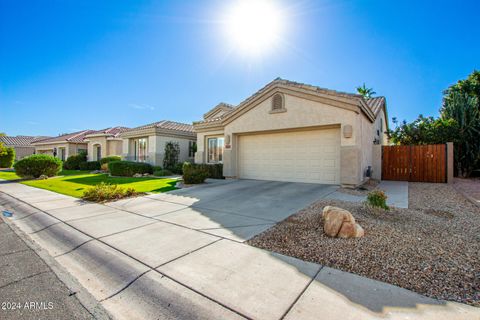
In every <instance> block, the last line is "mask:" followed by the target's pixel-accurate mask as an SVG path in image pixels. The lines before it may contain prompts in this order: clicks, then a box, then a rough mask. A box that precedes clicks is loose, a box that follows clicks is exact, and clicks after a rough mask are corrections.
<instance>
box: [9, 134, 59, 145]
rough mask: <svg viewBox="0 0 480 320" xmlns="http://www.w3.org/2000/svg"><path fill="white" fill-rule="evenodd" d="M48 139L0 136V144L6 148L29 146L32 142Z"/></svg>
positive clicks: (41, 137)
mask: <svg viewBox="0 0 480 320" xmlns="http://www.w3.org/2000/svg"><path fill="white" fill-rule="evenodd" d="M48 138H50V137H43V136H36V137H33V136H15V137H13V136H0V142H3V144H5V145H6V146H25V147H28V146H31V144H32V143H33V142H36V141H40V140H44V139H48Z"/></svg>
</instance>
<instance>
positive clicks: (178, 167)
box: [170, 163, 183, 174]
mask: <svg viewBox="0 0 480 320" xmlns="http://www.w3.org/2000/svg"><path fill="white" fill-rule="evenodd" d="M170 171H172V172H173V173H175V174H183V163H177V164H176V165H175V166H174V167H173V168H172V169H170Z"/></svg>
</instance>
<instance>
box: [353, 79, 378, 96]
mask: <svg viewBox="0 0 480 320" xmlns="http://www.w3.org/2000/svg"><path fill="white" fill-rule="evenodd" d="M356 89H357V93H358V94H361V95H362V96H363V97H364V98H365V99H369V98H372V97H373V95H374V94H376V92H375V91H373V88H367V86H366V85H365V83H363V86H361V87H357V88H356Z"/></svg>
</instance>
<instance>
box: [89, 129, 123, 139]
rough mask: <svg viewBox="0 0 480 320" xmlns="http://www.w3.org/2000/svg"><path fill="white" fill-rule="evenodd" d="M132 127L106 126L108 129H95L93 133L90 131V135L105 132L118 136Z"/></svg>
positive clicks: (105, 133)
mask: <svg viewBox="0 0 480 320" xmlns="http://www.w3.org/2000/svg"><path fill="white" fill-rule="evenodd" d="M129 129H130V128H127V127H111V128H106V129H102V130H95V131H94V132H92V133H89V134H88V135H91V134H104V135H109V136H112V137H115V138H116V137H118V136H119V135H120V134H121V133H122V132H125V131H127V130H129Z"/></svg>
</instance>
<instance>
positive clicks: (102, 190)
mask: <svg viewBox="0 0 480 320" xmlns="http://www.w3.org/2000/svg"><path fill="white" fill-rule="evenodd" d="M136 195H139V193H138V192H136V191H135V189H133V188H127V189H125V188H121V187H119V186H118V185H116V184H107V183H105V182H101V183H100V184H97V185H96V186H94V187H93V188H90V189H87V190H85V192H83V196H82V199H84V200H88V201H95V202H104V201H109V200H118V199H122V198H128V197H133V196H136Z"/></svg>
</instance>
